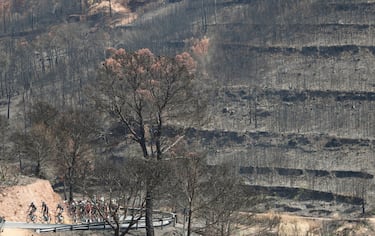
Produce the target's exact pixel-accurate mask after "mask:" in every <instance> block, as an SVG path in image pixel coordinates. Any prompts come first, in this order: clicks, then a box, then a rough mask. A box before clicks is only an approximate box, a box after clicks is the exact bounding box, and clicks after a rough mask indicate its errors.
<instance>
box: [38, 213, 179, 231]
mask: <svg viewBox="0 0 375 236" xmlns="http://www.w3.org/2000/svg"><path fill="white" fill-rule="evenodd" d="M162 215H163V217H162V218H160V219H153V225H154V227H160V228H163V227H165V226H168V225H170V224H174V223H175V220H176V219H175V217H174V215H173V214H170V213H162ZM130 223H131V221H124V222H123V223H122V224H121V225H120V228H127V227H129V226H130ZM145 227H146V220H145V219H144V218H142V219H140V220H138V221H136V222H135V224H134V225H132V226H131V229H139V228H145ZM106 229H112V228H111V226H110V225H109V224H107V223H106V222H95V223H86V224H77V225H55V226H51V227H45V228H40V229H36V232H37V233H42V232H58V231H73V230H106Z"/></svg>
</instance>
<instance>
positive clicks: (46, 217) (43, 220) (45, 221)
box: [40, 214, 51, 224]
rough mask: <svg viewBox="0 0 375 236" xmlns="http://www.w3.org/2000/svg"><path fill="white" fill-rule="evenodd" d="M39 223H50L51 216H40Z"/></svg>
mask: <svg viewBox="0 0 375 236" xmlns="http://www.w3.org/2000/svg"><path fill="white" fill-rule="evenodd" d="M40 221H41V222H42V223H47V224H49V223H51V215H50V214H47V215H43V216H41V217H40Z"/></svg>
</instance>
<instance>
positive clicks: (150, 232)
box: [146, 185, 154, 236]
mask: <svg viewBox="0 0 375 236" xmlns="http://www.w3.org/2000/svg"><path fill="white" fill-rule="evenodd" d="M146 191H147V192H146V233H147V234H146V235H147V236H154V225H153V224H152V211H153V208H154V207H153V192H152V190H151V186H149V185H148V186H147V190H146Z"/></svg>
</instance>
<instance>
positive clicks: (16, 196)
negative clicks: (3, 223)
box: [0, 177, 63, 222]
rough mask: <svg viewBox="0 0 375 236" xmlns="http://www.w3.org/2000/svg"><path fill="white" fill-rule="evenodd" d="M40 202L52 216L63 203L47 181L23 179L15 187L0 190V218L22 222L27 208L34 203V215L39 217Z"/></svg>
mask: <svg viewBox="0 0 375 236" xmlns="http://www.w3.org/2000/svg"><path fill="white" fill-rule="evenodd" d="M42 201H44V202H45V203H46V204H47V206H48V207H49V212H50V213H51V215H52V216H53V215H54V214H55V210H56V206H57V204H58V203H63V200H62V199H61V197H60V196H59V195H58V194H57V193H55V192H54V191H53V189H52V186H51V184H50V182H49V181H48V180H41V179H32V178H26V177H25V178H23V179H22V180H21V181H20V184H19V185H17V186H12V187H1V188H0V205H1V207H0V216H3V217H5V219H6V220H7V221H16V222H24V221H25V220H26V216H27V210H28V206H29V205H30V203H31V202H34V204H35V205H36V207H37V212H36V215H37V216H38V217H40V216H41V205H42Z"/></svg>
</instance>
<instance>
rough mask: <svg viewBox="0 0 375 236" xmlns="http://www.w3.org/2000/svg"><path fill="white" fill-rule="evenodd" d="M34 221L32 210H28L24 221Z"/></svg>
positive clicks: (34, 216)
mask: <svg viewBox="0 0 375 236" xmlns="http://www.w3.org/2000/svg"><path fill="white" fill-rule="evenodd" d="M30 222H32V223H35V222H36V215H35V214H34V213H33V212H29V213H28V214H27V217H26V223H30Z"/></svg>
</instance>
